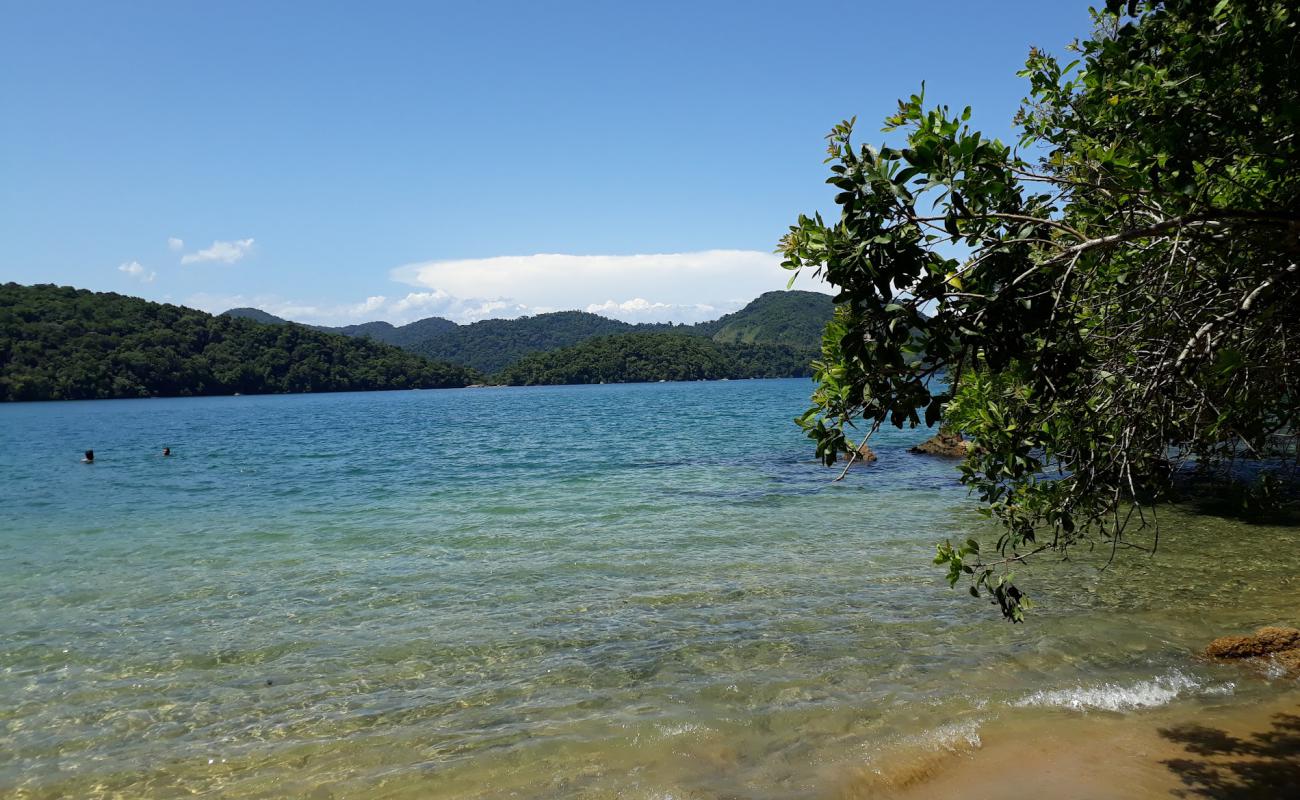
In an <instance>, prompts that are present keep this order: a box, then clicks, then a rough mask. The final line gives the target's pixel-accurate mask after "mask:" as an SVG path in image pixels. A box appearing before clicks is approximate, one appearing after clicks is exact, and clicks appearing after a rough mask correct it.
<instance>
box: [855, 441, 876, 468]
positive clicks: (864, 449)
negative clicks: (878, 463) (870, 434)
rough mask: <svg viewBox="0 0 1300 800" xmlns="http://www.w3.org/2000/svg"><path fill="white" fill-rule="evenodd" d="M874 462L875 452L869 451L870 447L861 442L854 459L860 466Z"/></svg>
mask: <svg viewBox="0 0 1300 800" xmlns="http://www.w3.org/2000/svg"><path fill="white" fill-rule="evenodd" d="M875 460H876V452H875V451H874V450H872V449H871V445H869V444H867V443H866V442H863V443H862V444H860V445H858V457H857V458H856V459H855V461H856V462H857V463H860V464H870V463H871V462H872V461H875Z"/></svg>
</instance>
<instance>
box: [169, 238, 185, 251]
mask: <svg viewBox="0 0 1300 800" xmlns="http://www.w3.org/2000/svg"><path fill="white" fill-rule="evenodd" d="M167 249H168V250H170V251H172V252H173V253H179V252H180V251H182V250H184V249H185V240H184V239H177V238H176V237H175V236H171V237H168V239H167Z"/></svg>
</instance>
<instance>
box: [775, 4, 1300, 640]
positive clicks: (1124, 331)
mask: <svg viewBox="0 0 1300 800" xmlns="http://www.w3.org/2000/svg"><path fill="white" fill-rule="evenodd" d="M1094 23H1095V29H1094V33H1093V35H1092V36H1091V37H1089V38H1088V39H1086V40H1084V41H1081V42H1076V43H1075V44H1074V45H1073V47H1072V48H1071V49H1072V50H1073V51H1075V52H1074V55H1076V56H1077V58H1075V59H1074V60H1072V61H1070V62H1069V63H1064V64H1063V63H1061V61H1060V60H1058V58H1056V57H1055V56H1052V55H1050V54H1048V53H1045V52H1042V51H1039V50H1031V51H1030V54H1029V58H1028V61H1027V63H1026V68H1025V70H1024V72H1023V73H1022V75H1024V76H1025V77H1026V78H1028V81H1029V96H1028V97H1027V98H1026V99H1025V101H1024V102H1023V104H1022V108H1021V111H1020V114H1019V115H1018V120H1017V121H1018V122H1019V123H1020V124H1021V125H1022V127H1023V132H1024V136H1023V138H1022V139H1021V141H1020V142H1019V146H1018V147H1010V146H1008V145H1006V144H1003V143H1001V142H999V141H997V140H991V139H989V138H987V137H985V136H983V135H981V134H980V133H979V132H978V131H974V130H972V129H971V127H970V125H969V118H970V113H971V112H970V109H969V108H967V109H965V110H963V111H961V112H959V113H954V112H952V111H950V110H949V108H947V107H933V108H932V107H927V106H926V104H925V99H924V90H922V92H921V93H920V94H918V95H913V96H912V97H911V98H909V99H907V100H904V101H901V102H900V103H899V108H898V111H897V113H895V114H893V115H892V116H890V117H889V118H888V119H887V120H886V128H885V130H886V131H891V132H895V135H901V136H903V137H905V140H906V142H905V144H904V145H903V146H900V147H891V146H882V147H879V148H874V147H869V146H861V145H855V144H854V143H853V142H852V141H851V136H852V133H853V127H854V125H853V122H852V121H848V122H845V123H842V124H840V125H838V126H836V127H835V129H834V130H833V131H832V132H831V134H830V136H829V137H828V139H829V152H830V158H829V159H828V163H829V164H830V172H831V175H830V177H829V179H828V183H830V184H831V185H833V186H834V187H835V188H836V190H837V192H838V193H837V194H836V197H835V201H836V203H837V204H838V205H839V207H840V218H839V220H838V221H836V222H833V223H828V222H826V221H824V220H823V219H822V218H821V217H820V216H814V217H811V218H810V217H800V219H799V221H798V224H797V225H795V226H793V227H792V228H791V230H790V232H789V233H788V234H787V236H786V237H785V238H784V239H783V242H782V248H783V250H784V253H785V255H786V266H787V267H788V268H790V269H795V270H798V269H801V268H812V269H815V270H816V271H817V272H819V273H820V274H822V275H824V276H825V277H826V279H827V280H829V281H830V282H831V283H832V284H834V285H835V286H836V287H838V289H839V295H838V296H837V297H836V301H837V302H839V303H841V304H842V305H841V308H840V311H839V312H838V313H837V315H836V318H835V320H834V321H833V322H832V324H831V325H830V326H829V327H828V330H827V334H826V339H825V344H824V351H823V357H822V359H821V361H820V362H818V364H817V371H816V378H817V381H818V384H819V385H818V388H817V390H816V392H815V394H814V397H813V400H814V406H813V408H811V409H810V410H809V412H808V413H807V414H806V415H805V416H804V417H802V418H801V423H802V424H803V425H804V426H805V427H806V429H807V430H808V432H809V435H810V436H811V437H812V438H813V439H815V440H816V441H817V443H818V450H819V453H820V454H822V456H823V457H824V458H825V459H826V460H827V461H828V462H832V461H834V460H835V458H836V457H837V456H838V454H840V453H843V452H848V451H850V450H851V448H852V446H853V442H852V441H850V439H849V438H848V437H849V436H850V435H851V434H852V432H853V429H854V426H855V425H861V426H863V427H864V429H865V435H867V436H869V435H870V432H871V431H874V430H875V429H876V428H877V427H878V426H880V425H882V424H887V423H888V424H893V425H899V426H901V425H913V426H915V425H917V424H919V423H921V422H924V423H925V424H927V425H932V424H934V423H935V422H937V421H938V420H939V419H940V417H943V418H944V420H945V424H950V425H954V426H956V427H958V428H959V429H960V430H962V431H963V432H964V433H965V434H966V435H967V436H969V437H971V438H972V439H973V440H974V442H975V444H976V447H974V448H972V450H971V454H970V455H969V456H968V457H967V459H966V460H965V462H964V463H963V464H962V467H961V477H962V480H963V481H964V482H965V483H966V484H967V485H968V486H970V487H971V489H972V490H973V491H974V493H975V494H976V495H978V497H979V498H980V500H981V501H982V503H983V504H984V508H985V510H986V511H987V512H988V513H989V514H990V515H992V516H993V517H995V518H996V519H997V520H999V521H1000V522H1001V523H1002V531H1003V532H1002V535H1001V537H1000V538H999V539H998V541H997V543H996V546H995V547H986V548H985V549H984V550H983V551H981V549H980V547H979V543H978V542H975V541H970V542H967V543H965V544H961V545H956V546H954V545H952V544H949V543H945V544H943V545H941V546H940V547H939V552H938V555H937V557H936V562H937V563H940V564H944V565H946V566H947V568H948V570H949V578H950V581H951V582H952V583H954V584H955V583H956V582H958V581H959V580H962V579H963V578H968V579H969V580H970V581H971V586H970V589H971V592H972V593H973V594H976V595H977V596H979V595H980V594H984V595H986V596H988V597H990V598H991V599H992V600H993V601H994V602H996V603H997V605H998V606H999V608H1000V609H1001V611H1002V613H1003V614H1004V615H1005V616H1006V617H1008V618H1010V619H1012V620H1019V619H1021V618H1022V616H1023V611H1024V609H1025V608H1026V606H1027V599H1026V597H1025V595H1024V594H1022V592H1021V590H1020V589H1018V588H1017V587H1016V586H1015V585H1014V582H1013V580H1012V578H1011V576H1010V575H1009V574H1008V571H1009V570H1010V569H1011V568H1012V567H1014V566H1016V565H1018V564H1019V563H1021V562H1023V561H1025V560H1026V559H1027V558H1029V557H1030V556H1032V555H1034V554H1037V553H1041V552H1044V551H1051V552H1055V553H1056V554H1058V555H1062V556H1066V557H1068V556H1069V554H1070V552H1071V551H1072V550H1073V549H1074V548H1078V547H1080V546H1088V547H1091V546H1095V545H1097V544H1102V545H1103V546H1105V547H1107V548H1108V549H1109V550H1110V553H1111V555H1112V557H1113V556H1114V554H1115V553H1116V552H1118V551H1119V550H1120V549H1121V548H1127V547H1141V548H1143V549H1153V548H1154V544H1155V538H1154V537H1153V536H1150V535H1148V533H1150V531H1151V530H1153V525H1154V517H1153V511H1154V509H1155V508H1156V506H1157V505H1158V504H1159V503H1161V502H1163V501H1166V500H1168V499H1170V498H1171V497H1172V496H1173V483H1172V477H1171V476H1172V475H1174V474H1175V473H1176V472H1178V471H1179V470H1180V468H1182V467H1185V466H1188V465H1192V464H1194V465H1196V467H1197V468H1198V469H1201V470H1206V471H1212V470H1216V469H1219V468H1221V467H1222V466H1223V465H1225V464H1229V463H1231V462H1233V461H1234V460H1235V459H1239V458H1241V457H1243V456H1247V457H1252V458H1268V457H1270V456H1271V455H1273V456H1279V455H1280V457H1281V458H1282V459H1283V462H1276V463H1279V464H1283V463H1284V462H1285V459H1287V458H1290V459H1291V463H1292V464H1293V463H1294V452H1295V451H1294V440H1293V439H1292V437H1294V435H1295V432H1296V430H1297V414H1298V410H1297V409H1298V406H1297V384H1296V381H1297V378H1300V375H1298V374H1297V373H1298V372H1300V368H1298V364H1300V359H1298V358H1297V350H1296V347H1297V346H1298V345H1300V341H1298V340H1297V337H1298V336H1300V324H1298V323H1300V318H1298V317H1300V296H1298V294H1300V275H1298V274H1297V273H1298V271H1300V267H1298V266H1297V262H1298V261H1300V144H1298V143H1297V135H1298V134H1300V63H1298V62H1297V58H1300V35H1298V28H1297V26H1298V24H1300V10H1297V8H1296V7H1295V5H1294V4H1293V3H1289V2H1280V1H1279V0H1221V1H1220V2H1217V3H1216V2H1200V1H1198V0H1168V1H1167V2H1129V3H1121V2H1116V0H1111V2H1108V3H1107V4H1106V8H1105V9H1104V10H1103V11H1100V12H1095V16H1094ZM1141 531H1147V532H1148V533H1139V532H1141Z"/></svg>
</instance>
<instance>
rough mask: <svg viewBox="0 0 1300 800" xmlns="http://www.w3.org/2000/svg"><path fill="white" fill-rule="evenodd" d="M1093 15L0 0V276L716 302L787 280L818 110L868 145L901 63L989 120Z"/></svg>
mask: <svg viewBox="0 0 1300 800" xmlns="http://www.w3.org/2000/svg"><path fill="white" fill-rule="evenodd" d="M1088 28H1089V20H1088V13H1087V7H1086V4H1085V3H1076V2H1071V1H1069V0H1049V1H1048V2H1043V1H1042V0H1038V2H1003V3H997V4H991V3H971V2H955V1H954V2H927V3H919V2H918V3H906V4H904V3H898V2H888V3H886V2H857V3H852V2H850V3H845V2H839V3H820V2H798V3H796V2H785V3H774V2H734V3H733V2H707V1H706V0H697V1H696V2H654V3H650V2H635V3H634V2H630V1H628V2H587V3H577V2H545V3H538V2H531V3H523V2H520V3H490V2H482V3H436V2H418V3H414V2H413V3H398V2H366V3H361V2H356V3H346V4H345V3H319V4H305V3H302V4H298V3H268V2H254V3H241V2H211V3H199V2H175V1H169V2H142V1H141V2H130V3H121V4H110V3H101V2H95V3H89V2H88V3H72V2H49V3H44V2H18V0H0V280H5V281H8V280H14V281H18V282H20V283H37V282H40V283H50V282H52V283H59V284H70V285H74V286H79V287H84V288H89V289H95V290H100V291H117V292H122V293H125V294H133V295H138V296H142V297H147V298H149V299H153V300H163V301H168V302H178V303H184V304H187V305H192V306H196V307H199V308H204V309H206V310H210V311H220V310H223V309H225V308H228V307H230V306H233V305H257V306H259V307H262V308H266V309H267V310H270V311H273V312H275V313H280V314H283V315H285V316H288V317H291V318H294V319H300V320H303V321H309V322H323V323H342V322H355V321H361V320H366V319H389V320H392V321H395V322H403V321H409V320H412V319H417V318H420V317H424V316H431V315H441V316H447V317H450V318H453V319H456V320H457V321H462V322H465V321H471V320H474V319H480V318H483V317H487V316H513V315H518V314H523V313H537V312H539V311H545V310H554V309H560V308H581V309H592V310H596V311H598V312H600V313H605V314H607V315H610V316H616V317H620V318H624V319H630V320H648V319H674V320H679V321H695V320H698V319H707V318H712V317H716V316H718V315H719V314H721V313H724V312H726V311H730V310H732V309H734V308H736V307H738V306H739V305H741V304H743V303H744V302H746V301H748V300H750V299H752V298H753V297H754V296H756V295H757V294H759V293H761V292H762V291H766V290H769V289H777V288H783V287H784V285H785V280H786V278H787V277H788V276H787V275H786V274H785V273H783V272H782V271H781V270H780V269H779V268H778V267H777V266H776V264H777V259H776V257H775V256H773V255H772V254H771V250H772V248H773V246H774V244H775V242H776V240H777V239H778V237H779V236H780V235H781V234H782V233H783V232H784V230H785V229H786V227H787V226H788V225H789V224H790V223H792V222H793V221H794V219H795V218H796V216H797V215H798V214H799V213H800V212H808V211H814V210H828V209H829V208H830V207H831V203H830V198H831V196H832V193H831V191H830V190H829V188H828V187H826V186H825V185H824V184H823V182H822V181H823V179H824V177H825V167H824V165H823V164H822V159H823V157H824V142H823V136H824V135H825V133H826V131H827V130H829V129H830V127H831V126H832V125H833V124H835V123H836V122H838V121H839V120H841V119H843V118H845V117H849V116H852V115H857V116H858V118H859V132H860V136H861V138H864V139H866V140H869V141H878V140H879V139H880V138H881V134H880V133H879V132H878V131H879V127H880V126H879V120H880V119H881V118H883V117H884V116H885V115H886V114H888V113H890V112H891V111H892V110H893V109H894V107H895V105H896V99H897V98H898V97H899V96H903V95H907V94H910V93H912V92H914V91H916V90H917V89H918V88H919V86H920V83H921V81H922V80H925V81H926V83H927V87H928V98H930V99H932V100H934V101H935V102H945V103H949V104H951V105H954V106H962V105H967V104H969V105H972V106H973V107H974V109H975V116H974V119H973V121H974V122H975V123H976V125H977V126H978V127H979V128H981V129H982V130H984V131H985V132H986V133H989V134H992V135H997V136H1002V137H1003V138H1006V137H1008V136H1010V135H1011V133H1012V131H1011V125H1010V121H1011V117H1012V115H1013V113H1014V112H1015V109H1016V106H1017V104H1018V101H1019V98H1020V97H1022V96H1023V95H1024V93H1025V86H1024V84H1023V82H1022V80H1021V79H1019V78H1017V77H1016V76H1015V72H1016V70H1017V69H1019V68H1020V67H1021V65H1022V64H1023V61H1024V57H1025V53H1026V52H1027V50H1028V48H1029V46H1030V45H1037V46H1040V47H1044V48H1046V49H1050V50H1054V51H1060V50H1061V49H1062V48H1063V47H1064V45H1065V44H1067V43H1068V42H1069V41H1070V40H1072V39H1073V38H1075V37H1076V36H1081V35H1083V34H1086V33H1087V31H1088ZM801 280H802V279H801ZM799 285H803V286H805V287H806V288H816V287H815V286H812V285H811V284H808V283H806V282H802V283H801V284H799Z"/></svg>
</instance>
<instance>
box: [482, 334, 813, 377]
mask: <svg viewBox="0 0 1300 800" xmlns="http://www.w3.org/2000/svg"><path fill="white" fill-rule="evenodd" d="M816 355H817V351H814V350H808V349H801V348H794V347H790V346H789V345H780V344H748V345H745V344H719V343H717V342H714V341H712V340H710V339H707V338H705V337H703V336H699V335H697V334H690V333H623V334H616V335H613V336H599V337H596V338H592V339H587V340H586V341H583V342H580V343H579V344H576V345H572V346H570V347H564V348H560V349H559V350H552V351H549V352H542V353H534V354H532V355H529V356H525V357H524V358H521V359H520V360H519V361H516V362H515V363H513V364H511V365H510V366H509V367H507V368H506V369H504V370H503V371H502V372H501V373H500V374H499V375H498V376H497V380H498V381H500V382H502V383H507V384H511V385H523V386H528V385H535V384H565V383H635V382H643V381H659V380H670V381H689V380H717V379H720V378H788V377H797V376H806V375H810V374H811V369H810V367H809V364H810V363H811V362H812V360H813V358H815V357H816Z"/></svg>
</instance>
